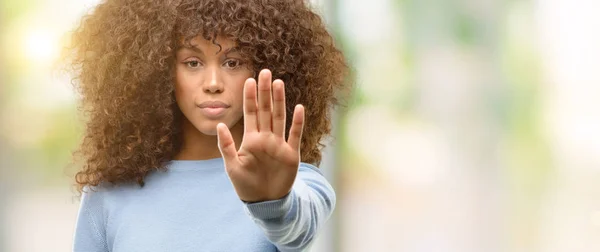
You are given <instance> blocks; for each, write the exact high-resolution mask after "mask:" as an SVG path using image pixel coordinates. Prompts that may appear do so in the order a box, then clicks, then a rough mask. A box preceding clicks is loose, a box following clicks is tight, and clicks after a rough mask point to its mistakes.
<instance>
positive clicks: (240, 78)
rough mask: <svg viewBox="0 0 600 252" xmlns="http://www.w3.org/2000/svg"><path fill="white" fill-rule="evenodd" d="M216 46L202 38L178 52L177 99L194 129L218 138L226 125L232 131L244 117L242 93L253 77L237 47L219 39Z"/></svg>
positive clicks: (196, 39) (197, 38) (231, 42)
mask: <svg viewBox="0 0 600 252" xmlns="http://www.w3.org/2000/svg"><path fill="white" fill-rule="evenodd" d="M216 43H217V44H219V45H221V48H222V49H221V50H219V46H218V45H215V44H213V43H212V42H211V41H209V40H205V39H203V38H202V37H196V38H194V39H193V40H192V41H191V43H190V44H191V45H192V46H193V47H192V48H186V47H183V48H181V49H180V50H179V51H177V59H176V64H177V66H176V68H175V69H176V83H175V98H176V100H177V105H178V106H179V109H181V112H183V114H184V116H185V117H186V118H187V119H188V120H189V122H190V123H191V124H192V125H194V127H195V128H196V129H197V130H198V131H200V132H202V133H204V134H206V135H216V133H217V132H216V126H217V124H218V123H219V122H223V123H225V124H226V125H227V127H229V128H232V127H233V126H234V125H236V124H237V123H238V122H240V119H241V118H242V116H243V105H242V102H243V99H242V98H243V89H244V82H245V81H246V79H248V78H250V77H253V72H252V70H250V69H252V68H251V67H250V66H248V64H249V62H247V61H246V60H245V59H243V58H242V57H241V55H240V54H239V53H238V52H236V51H235V43H234V42H233V41H231V40H226V39H223V38H220V37H217V40H216Z"/></svg>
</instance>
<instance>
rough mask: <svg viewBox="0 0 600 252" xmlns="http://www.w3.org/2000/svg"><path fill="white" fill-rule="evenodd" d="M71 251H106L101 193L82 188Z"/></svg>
mask: <svg viewBox="0 0 600 252" xmlns="http://www.w3.org/2000/svg"><path fill="white" fill-rule="evenodd" d="M73 252H108V246H107V244H106V233H105V226H104V217H103V199H102V198H101V194H100V193H97V192H93V191H89V190H88V188H86V190H84V192H83V194H82V195H81V204H80V206H79V212H78V214H77V222H76V224H75V237H74V243H73Z"/></svg>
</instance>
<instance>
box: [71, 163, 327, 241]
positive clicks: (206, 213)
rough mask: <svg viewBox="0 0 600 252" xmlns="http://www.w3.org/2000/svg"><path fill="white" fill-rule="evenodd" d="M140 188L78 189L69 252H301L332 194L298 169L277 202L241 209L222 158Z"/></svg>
mask: <svg viewBox="0 0 600 252" xmlns="http://www.w3.org/2000/svg"><path fill="white" fill-rule="evenodd" d="M167 167H168V170H167V171H166V172H162V171H155V172H152V173H150V174H149V175H148V176H147V177H146V180H145V182H146V184H145V186H144V187H140V186H138V185H133V184H131V185H120V186H116V187H109V186H99V187H96V188H94V190H89V189H88V190H85V191H84V193H83V195H82V199H81V206H80V209H79V214H78V217H77V224H76V230H75V242H74V247H73V250H74V251H76V252H97V251H103V252H107V251H112V252H136V251H143V252H154V251H161V252H163V251H164V252H167V251H173V252H175V251H177V252H186V251H194V252H197V251H209V252H212V251H231V252H235V251H244V252H251V251H260V252H268V251H306V250H308V248H309V247H310V245H311V243H312V241H313V240H314V238H315V236H316V235H317V231H319V229H320V228H321V227H322V226H323V224H324V223H325V221H327V219H328V218H329V216H330V215H331V213H332V211H333V209H334V207H335V201H336V199H335V192H334V191H333V188H332V187H331V185H330V184H329V183H328V182H327V180H326V179H325V178H324V177H323V176H322V174H321V172H320V171H319V170H318V169H317V168H316V167H314V166H312V165H310V164H306V163H301V164H300V167H299V170H298V175H297V176H296V181H295V182H294V185H293V187H292V191H291V192H290V193H289V194H288V195H287V196H285V197H284V198H282V199H280V200H274V201H266V202H259V203H251V204H245V203H243V202H242V201H241V200H240V199H239V198H238V196H237V194H236V193H235V191H234V189H233V186H232V184H231V182H230V180H229V178H228V177H227V174H226V173H225V168H224V164H223V159H222V158H216V159H209V160H196V161H171V162H170V163H169V164H168V166H167Z"/></svg>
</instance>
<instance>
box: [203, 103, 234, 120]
mask: <svg viewBox="0 0 600 252" xmlns="http://www.w3.org/2000/svg"><path fill="white" fill-rule="evenodd" d="M229 107H230V105H228V104H226V103H224V102H221V101H206V102H203V103H201V104H200V105H198V108H200V111H202V114H204V116H206V117H208V118H211V119H216V118H219V117H221V116H222V115H223V114H224V113H225V110H227V108H229Z"/></svg>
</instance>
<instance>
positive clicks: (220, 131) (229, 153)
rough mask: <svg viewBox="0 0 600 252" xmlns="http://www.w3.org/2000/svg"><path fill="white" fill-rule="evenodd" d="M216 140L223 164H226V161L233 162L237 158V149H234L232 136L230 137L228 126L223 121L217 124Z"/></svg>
mask: <svg viewBox="0 0 600 252" xmlns="http://www.w3.org/2000/svg"><path fill="white" fill-rule="evenodd" d="M217 141H218V145H219V151H220V152H221V156H223V160H224V161H225V166H227V164H228V163H229V164H231V163H233V162H235V160H236V159H237V150H236V149H235V143H234V142H233V137H231V132H229V128H227V125H225V124H224V123H219V124H217Z"/></svg>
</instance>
